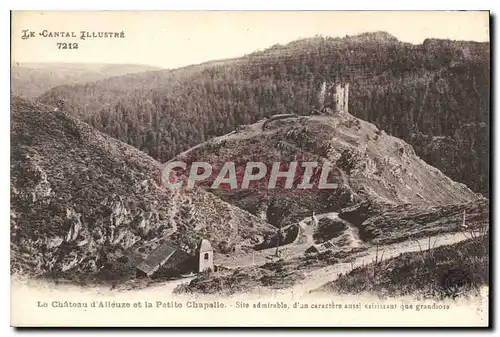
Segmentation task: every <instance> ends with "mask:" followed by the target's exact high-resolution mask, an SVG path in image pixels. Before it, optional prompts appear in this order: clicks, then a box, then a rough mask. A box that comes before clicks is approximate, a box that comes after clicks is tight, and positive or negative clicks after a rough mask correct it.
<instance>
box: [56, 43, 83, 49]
mask: <svg viewBox="0 0 500 337" xmlns="http://www.w3.org/2000/svg"><path fill="white" fill-rule="evenodd" d="M57 49H78V43H77V42H70V43H66V42H58V43H57Z"/></svg>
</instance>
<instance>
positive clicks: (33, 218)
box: [11, 97, 272, 279]
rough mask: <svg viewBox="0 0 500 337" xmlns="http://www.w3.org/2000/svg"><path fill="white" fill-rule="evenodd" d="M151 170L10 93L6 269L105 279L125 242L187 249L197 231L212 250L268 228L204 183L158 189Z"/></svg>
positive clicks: (123, 256) (127, 258)
mask: <svg viewBox="0 0 500 337" xmlns="http://www.w3.org/2000/svg"><path fill="white" fill-rule="evenodd" d="M159 172H160V171H159V163H157V162H156V161H155V160H153V159H152V158H151V157H149V156H148V155H146V154H144V153H142V152H140V151H139V150H137V149H135V148H133V147H132V146H129V145H126V144H124V143H122V142H120V141H118V140H115V139H113V138H111V137H109V136H107V135H105V134H102V133H100V132H98V131H96V130H95V129H93V128H91V127H90V126H88V125H87V124H85V123H83V122H80V121H78V120H76V119H73V118H71V117H69V116H68V115H66V114H65V113H63V112H60V111H51V110H50V109H48V108H47V107H45V106H43V105H35V104H32V103H30V102H28V101H25V100H23V99H21V98H18V97H12V100H11V252H12V253H11V261H12V263H11V269H12V272H13V273H18V274H23V275H29V276H53V277H56V276H57V277H61V276H64V277H68V278H73V277H77V276H82V275H89V276H93V277H96V278H98V279H113V278H117V277H120V275H121V274H120V271H117V270H115V268H117V267H116V266H118V265H120V264H121V265H127V264H130V263H131V261H133V259H134V256H133V255H134V254H133V253H131V252H133V251H135V250H137V249H138V248H141V247H144V246H147V244H148V243H151V242H153V241H158V240H159V239H161V240H170V241H173V242H174V243H176V244H178V245H181V246H182V247H184V248H185V249H186V250H189V249H194V246H195V245H196V244H197V242H198V240H199V239H200V238H202V237H203V238H207V239H209V240H210V241H211V242H212V245H213V246H214V248H215V249H216V250H217V249H218V247H219V245H220V244H224V245H225V246H227V245H228V244H229V245H230V246H241V245H244V244H252V243H255V242H259V241H260V240H262V238H263V236H264V235H265V234H267V233H269V232H270V231H271V230H272V227H271V226H270V225H269V224H267V223H266V222H265V221H263V220H261V219H259V218H257V217H254V216H252V215H251V214H249V213H247V212H246V211H243V210H241V209H238V208H236V207H234V206H232V205H230V204H228V203H225V202H223V201H221V200H220V199H219V198H217V197H216V196H214V195H213V194H210V193H207V192H205V191H203V190H199V189H192V190H187V191H181V192H173V191H169V190H164V189H160V187H159V186H158V183H157V181H158V180H159ZM131 256H132V258H131Z"/></svg>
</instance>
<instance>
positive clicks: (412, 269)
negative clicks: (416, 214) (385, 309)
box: [320, 235, 489, 299]
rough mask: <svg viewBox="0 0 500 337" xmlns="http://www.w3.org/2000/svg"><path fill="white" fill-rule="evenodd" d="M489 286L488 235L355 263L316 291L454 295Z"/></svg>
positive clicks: (423, 296)
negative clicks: (350, 269)
mask: <svg viewBox="0 0 500 337" xmlns="http://www.w3.org/2000/svg"><path fill="white" fill-rule="evenodd" d="M488 285H489V235H484V236H479V237H472V238H470V239H468V240H466V241H462V242H459V243H456V244H454V245H451V246H442V247H438V248H435V249H427V247H423V248H422V251H420V252H416V253H405V254H401V255H400V256H398V257H395V258H391V259H387V260H383V261H379V262H376V263H373V264H369V265H365V266H359V267H356V268H354V269H353V270H352V271H351V272H349V273H348V274H345V275H341V276H340V277H339V278H338V279H337V280H336V281H334V282H331V283H328V284H327V285H325V286H324V287H322V288H321V289H320V291H326V292H333V293H348V294H365V293H371V294H378V295H379V296H382V297H400V296H407V295H412V296H415V297H422V298H434V299H443V298H455V297H458V296H463V295H470V294H477V292H478V290H479V288H480V287H482V286H488Z"/></svg>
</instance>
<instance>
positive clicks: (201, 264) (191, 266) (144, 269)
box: [136, 239, 214, 277]
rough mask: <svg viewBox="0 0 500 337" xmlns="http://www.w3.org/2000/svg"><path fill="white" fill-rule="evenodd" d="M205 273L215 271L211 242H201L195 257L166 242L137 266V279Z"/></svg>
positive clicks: (205, 240) (204, 240)
mask: <svg viewBox="0 0 500 337" xmlns="http://www.w3.org/2000/svg"><path fill="white" fill-rule="evenodd" d="M205 271H214V251H213V248H212V245H211V244H210V241H208V240H207V239H203V240H201V242H200V244H199V245H198V247H197V249H196V253H195V255H192V254H189V253H187V252H186V251H184V250H183V249H181V248H179V247H177V246H174V245H172V244H171V243H168V242H166V243H163V244H161V245H159V246H158V247H157V248H156V249H154V250H153V251H152V252H151V254H149V255H148V256H147V258H146V259H144V260H143V261H142V262H141V263H139V264H138V265H137V267H136V277H154V276H158V275H162V276H180V275H181V274H185V273H190V272H194V273H201V272H205Z"/></svg>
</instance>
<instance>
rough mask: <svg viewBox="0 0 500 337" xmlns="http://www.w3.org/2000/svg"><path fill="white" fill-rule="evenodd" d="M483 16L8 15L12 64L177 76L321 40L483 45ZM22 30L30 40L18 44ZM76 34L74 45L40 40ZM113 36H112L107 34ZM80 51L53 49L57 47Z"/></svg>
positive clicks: (485, 16)
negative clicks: (385, 36)
mask: <svg viewBox="0 0 500 337" xmlns="http://www.w3.org/2000/svg"><path fill="white" fill-rule="evenodd" d="M488 20H489V13H488V12H472V11H470V12H463V11H462V12H458V11H448V12H445V11H441V12H418V11H417V12H409V11H408V12H383V11H380V12H368V11H366V12H362V11H358V12H328V11H302V12H298V11H288V12H287V11H281V12H278V11H274V12H271V11H262V12H259V11H253V12H252V11H248V12H221V11H211V12H194V11H193V12H189V11H185V12H181V11H177V12H175V11H171V12H168V11H149V12H117V11H107V12H36V11H33V12H31V11H30V12H25V11H24V12H19V11H16V12H13V14H12V22H11V34H12V35H11V45H12V61H13V62H21V63H22V62H71V63H82V62H83V63H129V64H130V63H133V64H144V65H151V66H156V67H160V68H168V69H171V68H177V67H182V66H186V65H190V64H198V63H202V62H206V61H210V60H216V59H225V58H232V57H238V56H242V55H245V54H248V53H251V52H254V51H257V50H262V49H265V48H268V47H270V46H272V45H274V44H277V43H279V44H286V43H288V42H290V41H293V40H296V39H299V38H305V37H312V36H314V35H317V34H320V35H323V36H332V37H343V36H345V35H355V34H359V33H363V32H372V31H386V32H388V33H390V34H392V35H394V36H395V37H396V38H398V39H399V40H401V41H404V42H410V43H422V41H423V40H424V39H425V38H444V39H453V40H473V41H489V21H488ZM23 30H29V31H33V32H34V33H35V37H31V38H28V39H22V36H23ZM44 30H46V31H47V32H56V31H57V32H70V33H71V32H74V33H75V35H76V37H69V38H66V37H65V38H51V37H43V36H40V35H39V34H40V33H42V32H43V31H44ZM81 31H86V32H90V33H92V32H113V33H114V32H117V33H121V32H123V33H124V34H123V36H124V37H123V38H112V39H107V38H96V39H92V38H87V39H85V40H81V39H80V36H81ZM113 36H114V34H113ZM61 42H71V43H78V49H71V50H69V49H66V50H63V49H58V45H57V43H61Z"/></svg>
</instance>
